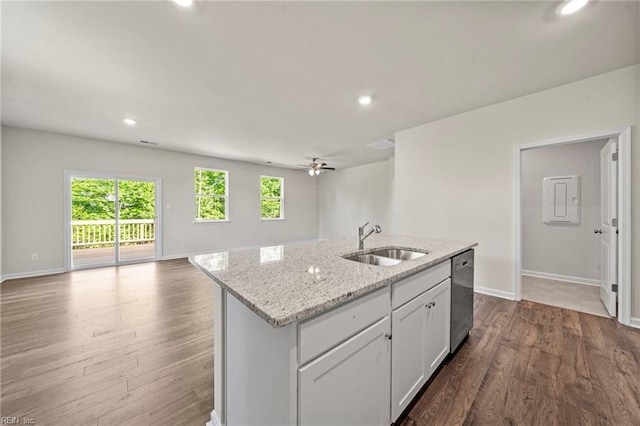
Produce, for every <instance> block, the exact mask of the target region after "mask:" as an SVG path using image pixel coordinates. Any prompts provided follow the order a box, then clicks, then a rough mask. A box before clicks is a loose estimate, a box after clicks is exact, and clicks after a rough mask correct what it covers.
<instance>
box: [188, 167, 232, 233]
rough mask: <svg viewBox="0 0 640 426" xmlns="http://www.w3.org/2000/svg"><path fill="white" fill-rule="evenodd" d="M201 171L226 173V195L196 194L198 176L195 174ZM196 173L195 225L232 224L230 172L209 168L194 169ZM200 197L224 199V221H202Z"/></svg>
mask: <svg viewBox="0 0 640 426" xmlns="http://www.w3.org/2000/svg"><path fill="white" fill-rule="evenodd" d="M198 170H200V171H205V172H222V173H224V195H218V194H203V193H198V192H196V189H195V183H196V182H195V180H196V176H195V173H196V172H197V171H198ZM193 171H194V176H193V179H194V187H193V192H194V201H195V208H196V211H195V215H194V216H195V219H194V222H195V223H208V222H209V223H210V222H230V220H229V170H222V169H212V168H208V167H197V166H196V167H194V169H193ZM198 197H212V198H222V199H224V219H200V218H198V208H199V203H198Z"/></svg>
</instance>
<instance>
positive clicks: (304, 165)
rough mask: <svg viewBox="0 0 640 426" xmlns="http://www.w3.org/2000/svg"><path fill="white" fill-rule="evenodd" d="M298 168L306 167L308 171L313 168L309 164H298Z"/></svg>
mask: <svg viewBox="0 0 640 426" xmlns="http://www.w3.org/2000/svg"><path fill="white" fill-rule="evenodd" d="M296 166H300V167H305V168H307V169H308V168H309V167H311V166H310V165H309V164H296Z"/></svg>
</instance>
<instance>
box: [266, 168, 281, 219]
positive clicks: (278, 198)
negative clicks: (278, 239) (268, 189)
mask: <svg viewBox="0 0 640 426" xmlns="http://www.w3.org/2000/svg"><path fill="white" fill-rule="evenodd" d="M263 178H268V179H278V180H279V181H280V196H279V197H264V196H262V179H263ZM262 200H280V217H262ZM284 219H285V217H284V177H282V176H269V175H260V220H265V221H270V220H284Z"/></svg>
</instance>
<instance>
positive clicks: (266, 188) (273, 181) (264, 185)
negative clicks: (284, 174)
mask: <svg viewBox="0 0 640 426" xmlns="http://www.w3.org/2000/svg"><path fill="white" fill-rule="evenodd" d="M260 196H261V199H260V214H261V217H262V218H263V219H277V218H280V217H282V199H281V198H280V197H281V196H282V179H281V178H274V177H268V176H263V177H262V178H261V179H260Z"/></svg>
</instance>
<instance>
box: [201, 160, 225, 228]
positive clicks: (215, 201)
mask: <svg viewBox="0 0 640 426" xmlns="http://www.w3.org/2000/svg"><path fill="white" fill-rule="evenodd" d="M226 180H227V173H226V172H223V171H217V170H204V169H196V170H195V175H194V184H195V193H196V219H205V220H207V219H209V220H224V219H226V214H225V212H226V206H225V203H226V191H227V182H226Z"/></svg>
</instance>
